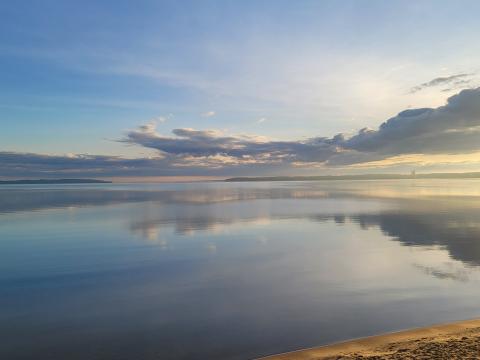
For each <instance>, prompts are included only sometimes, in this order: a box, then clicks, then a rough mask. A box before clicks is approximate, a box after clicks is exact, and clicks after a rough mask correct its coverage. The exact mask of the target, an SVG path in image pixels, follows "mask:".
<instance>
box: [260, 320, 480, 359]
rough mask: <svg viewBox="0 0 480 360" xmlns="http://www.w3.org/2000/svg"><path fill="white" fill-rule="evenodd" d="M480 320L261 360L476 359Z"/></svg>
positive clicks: (373, 337)
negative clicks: (360, 359)
mask: <svg viewBox="0 0 480 360" xmlns="http://www.w3.org/2000/svg"><path fill="white" fill-rule="evenodd" d="M479 340H480V319H474V320H465V321H459V322H454V323H447V324H440V325H433V326H428V327H423V328H417V329H412V330H406V331H399V332H394V333H387V334H384V335H378V336H370V337H365V338H361V339H356V340H351V341H345V342H340V343H335V344H332V345H326V346H319V347H315V348H310V349H304V350H298V351H292V352H288V353H282V354H277V355H270V356H266V357H262V358H259V359H258V360H314V359H315V360H321V359H325V360H326V359H338V358H341V359H359V358H362V357H363V358H370V357H372V358H381V359H386V360H387V359H412V358H417V357H419V358H420V357H421V358H422V359H424V358H426V357H428V358H429V359H439V358H442V359H445V358H455V359H459V358H474V357H475V358H476V357H477V356H478V354H479V353H480V343H479Z"/></svg>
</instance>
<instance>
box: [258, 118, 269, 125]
mask: <svg viewBox="0 0 480 360" xmlns="http://www.w3.org/2000/svg"><path fill="white" fill-rule="evenodd" d="M265 121H267V118H265V117H262V118H260V119H258V120H257V123H259V124H261V123H264V122H265Z"/></svg>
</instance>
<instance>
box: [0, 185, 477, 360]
mask: <svg viewBox="0 0 480 360" xmlns="http://www.w3.org/2000/svg"><path fill="white" fill-rule="evenodd" d="M479 304H480V181H476V180H454V181H445V180H428V181H427V180H402V181H397V180H395V181H352V182H350V181H338V182H285V183H279V182H274V183H244V184H235V183H203V184H201V183H196V184H180V185H179V184H175V185H173V184H170V185H167V184H162V185H145V184H141V185H139V184H137V185H124V184H112V185H81V186H75V185H69V186H58V185H56V186H3V187H1V188H0V339H1V342H0V358H1V359H9V360H14V359H49V360H55V359H62V360H64V359H82V360H86V359H116V360H120V359H249V358H255V357H258V356H261V355H267V354H272V353H278V352H283V351H289V350H295V349H298V348H303V347H310V346H315V345H321V344H326V343H330V342H333V341H339V340H344V339H349V338H355V337H360V336H367V335H372V334H377V333H381V332H385V331H392V330H399V329H404V328H410V327H415V326H422V325H428V324H432V323H438V322H444V321H451V320H459V319H466V318H471V317H478V316H480V305H479Z"/></svg>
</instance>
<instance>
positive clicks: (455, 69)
mask: <svg viewBox="0 0 480 360" xmlns="http://www.w3.org/2000/svg"><path fill="white" fill-rule="evenodd" d="M479 13H480V3H478V1H411V2H407V1H139V2H135V3H133V2H131V1H83V2H78V1H76V2H74V1H25V2H21V3H15V2H3V3H2V4H0V16H1V21H0V66H1V69H2V71H1V73H0V125H1V128H0V152H4V153H8V154H12V153H13V154H15V155H18V154H20V153H23V154H24V153H30V154H37V155H39V156H57V157H62V156H63V157H69V158H72V156H73V157H75V156H80V155H82V156H84V155H88V156H111V157H113V156H117V157H121V158H122V159H124V158H127V159H139V158H152V157H154V158H155V157H160V158H164V157H165V156H167V157H168V156H175V157H176V158H175V159H176V160H175V159H173V160H172V159H170V161H168V164H169V165H168V166H170V165H171V164H172V163H175V161H177V162H178V161H181V162H182V164H181V166H180V165H178V164H177V163H175V164H176V165H175V167H176V168H179V167H181V169H182V170H181V171H180V173H181V174H183V175H189V174H195V175H199V174H202V175H215V174H227V175H228V174H229V173H230V172H231V173H232V174H233V173H236V172H239V171H240V170H239V169H240V168H238V166H237V165H241V166H240V167H241V169H242V173H244V172H245V171H247V172H249V170H251V171H250V172H251V174H250V173H248V174H247V175H254V174H257V173H258V174H263V173H271V172H274V173H286V172H297V171H300V170H299V169H300V168H301V169H302V170H301V171H307V170H308V171H309V172H315V173H323V172H332V171H336V172H338V171H340V172H342V171H354V170H352V169H353V168H352V166H351V165H352V164H350V161H349V164H347V165H342V166H343V167H339V165H336V167H335V168H334V170H332V167H328V166H325V159H324V158H323V157H322V156H319V158H318V160H316V159H314V158H312V157H309V162H308V164H307V163H305V164H303V165H302V164H301V163H302V162H303V161H300V162H299V161H297V160H298V159H299V158H302V156H297V154H294V155H293V157H294V158H295V160H292V161H289V162H287V163H285V162H282V164H281V166H274V167H273V168H271V165H272V164H271V163H268V161H266V160H265V159H266V158H265V157H266V156H267V155H266V153H262V155H261V157H262V159H259V158H258V156H259V155H258V151H257V152H255V151H254V153H255V154H254V155H251V154H250V152H248V154H249V155H247V157H245V156H246V155H245V152H244V153H242V155H241V159H239V157H238V156H237V155H236V154H234V155H233V158H234V159H232V158H231V157H232V155H231V154H230V155H228V154H227V153H228V151H223V150H221V149H220V150H218V151H217V150H215V151H213V152H209V153H204V152H201V151H197V150H198V149H196V150H195V151H190V150H189V151H186V152H183V151H175V152H174V153H168V152H165V150H164V149H165V146H164V145H163V144H162V145H158V144H155V145H154V146H150V145H152V144H151V142H150V143H149V144H147V145H145V142H144V141H143V142H139V141H131V140H132V136H130V135H132V133H135V132H138V131H139V126H142V125H145V124H151V123H152V122H155V124H156V127H155V129H153V128H149V131H150V132H151V134H150V135H151V136H153V137H157V138H160V141H164V140H162V139H164V138H166V137H167V138H172V139H173V140H174V141H175V139H176V138H177V137H178V135H175V134H172V131H174V130H175V129H186V128H189V129H195V130H198V131H206V130H210V131H214V132H210V133H209V134H210V135H211V136H213V138H214V139H215V141H217V140H218V138H219V137H221V138H225V137H235V138H238V137H244V136H247V135H248V136H249V137H250V139H252V138H254V139H255V140H249V143H248V144H245V143H243V142H238V141H237V142H235V144H233V145H232V144H231V143H229V144H230V145H228V146H234V147H238V146H240V147H242V146H251V145H249V144H250V143H251V142H252V141H253V142H258V141H260V142H262V143H264V142H273V143H277V142H282V141H283V142H300V143H305V142H308V141H310V140H309V139H312V138H323V137H325V138H331V137H333V136H335V135H336V134H338V133H342V134H344V136H346V137H349V136H354V135H355V134H356V133H357V131H358V130H360V129H362V128H365V127H368V128H371V129H374V130H375V129H377V128H378V126H379V125H380V124H382V123H383V122H385V121H386V120H387V119H389V118H392V117H395V116H396V114H397V113H399V112H401V111H403V110H406V109H412V108H437V107H439V106H442V105H444V104H445V102H446V101H447V99H448V98H449V97H451V96H453V95H455V94H457V93H458V92H460V91H461V90H463V89H475V88H476V87H478V85H479V81H478V78H479V77H478V71H479V69H480V66H479V64H478V59H479V58H480V57H479V55H480V44H479V42H478V34H479V33H480V24H479V22H478V14H479ZM459 75H460V76H459ZM456 76H459V77H456ZM434 79H440V80H439V81H438V82H432V83H430V85H426V86H421V87H419V88H416V87H417V86H419V85H421V84H428V83H429V82H431V81H432V80H434ZM442 79H443V80H442ZM412 89H417V90H412ZM455 121H456V120H455V119H453V120H452V123H451V126H450V127H449V128H448V129H447V130H448V131H451V130H452V129H453V130H457V125H458V122H455ZM473 125H474V127H475V126H476V125H477V124H473ZM479 125H480V124H479ZM447 130H446V131H447ZM177 133H179V132H177ZM220 134H221V135H220ZM136 139H137V138H136ZM202 139H203V138H202ZM118 140H121V141H118ZM157 140H158V139H157ZM180 140H182V139H180ZM197 140H198V139H197ZM204 140H205V139H203V140H198V141H197V142H196V143H195V146H197V147H198V146H199V147H200V148H202V146H203V145H202V144H200V142H201V141H204ZM169 141H170V140H169ZM205 141H207V142H211V139H210V138H208V137H207V138H206V140H205ZM242 141H243V140H242ZM222 146H227V145H222ZM228 146H227V147H228ZM282 146H283V145H282ZM336 146H338V144H337V145H336ZM342 146H344V144H343V143H342ZM256 147H258V146H256ZM284 148H285V147H283V149H284ZM269 149H270V150H269V151H276V149H277V148H276V147H275V150H271V149H272V147H269ZM345 150H348V151H357V152H358V151H359V150H358V149H351V148H348V149H345ZM477 150H479V151H480V149H476V148H475V149H474V148H469V149H468V151H467V150H464V151H465V154H467V153H468V154H469V155H468V159H470V160H468V164H467V165H465V161H463V162H462V161H460V160H461V159H459V158H458V156H459V152H458V151H457V150H455V151H453V152H452V150H451V148H449V149H448V150H446V151H443V152H442V151H435V152H434V153H431V152H430V153H429V152H425V150H423V149H420V151H423V152H420V153H416V154H412V153H411V152H407V153H405V152H402V151H400V152H397V153H392V152H389V153H388V155H389V156H390V157H385V156H373V157H372V156H369V157H368V159H369V161H363V160H362V162H361V163H362V164H363V163H365V162H367V163H370V162H371V160H372V159H374V161H377V162H376V163H375V164H374V168H378V167H382V166H383V167H384V168H385V169H386V170H388V169H389V168H392V170H399V169H400V168H401V169H403V167H398V166H397V165H398V164H402V166H408V167H411V166H423V167H425V169H436V168H440V167H441V168H445V167H446V166H447V167H448V166H450V165H451V164H450V163H449V161H450V160H449V161H446V162H445V161H443V162H442V161H438V158H436V160H435V156H439V155H448V156H453V155H456V156H457V159H456V160H455V161H454V162H453V165H452V166H453V167H454V168H459V167H458V164H459V163H462V167H461V168H462V169H463V168H475V166H477V163H478V162H477V160H476V158H475V157H472V156H473V155H471V154H473V153H475V152H476V151H477ZM282 151H283V150H282ZM369 151H370V152H371V150H369ZM198 154H200V155H198ZM282 154H283V153H282ZM283 155H285V154H283ZM283 155H282V156H283ZM370 155H371V154H370ZM375 155H378V154H375ZM400 155H401V156H406V155H408V156H409V159H410V160H408V159H407V160H406V159H405V158H402V159H400V160H399V161H398V162H395V159H396V158H398V156H400ZM413 155H415V156H416V158H415V159H416V160H415V159H413V158H412V156H413ZM192 156H193V158H194V159H192ZM251 156H253V158H251ZM269 156H270V155H269ZM285 156H286V155H285ZM425 156H430V160H426V159H425ZM432 156H433V157H432ZM178 157H182V158H181V159H180V160H179V159H178ZM212 157H218V159H214V160H215V165H212V164H211V160H212ZM293 157H292V158H293ZM419 157H420V158H421V159H422V160H421V161H420V162H419V161H418V158H419ZM392 158H393V160H392ZM387 159H389V160H388V161H387V163H378V161H380V160H381V161H385V160H387ZM431 159H434V160H431ZM472 159H473V160H472ZM479 159H480V157H479ZM190 160H191V161H190ZM310 160H312V161H310ZM189 161H190V163H189ZM199 162H201V164H199ZM222 162H223V164H224V165H223V166H222ZM239 162H240V164H239ZM450 162H451V161H450ZM253 163H255V166H254V168H251V167H248V166H247V164H250V165H251V164H253ZM260 163H262V164H264V165H265V164H266V163H268V164H267V166H263V167H262V166H260V165H259V164H260ZM293 163H294V167H295V169H292V166H291V165H292V164H293ZM332 163H333V162H332ZM427 163H428V166H427V165H425V164H427ZM437 163H438V166H436V165H435V164H437ZM189 164H190V165H189ZM275 164H277V163H275ZM342 164H343V163H342ZM405 164H406V165H405ZM277 165H278V164H277ZM354 165H355V166H354V167H356V168H358V164H354ZM157 166H160V165H157ZM162 166H163V165H162ZM362 166H363V165H362ZM392 166H393V167H392ZM219 167H221V168H222V170H219ZM200 168H201V169H200ZM235 168H237V170H235ZM368 168H369V167H368V164H367V165H366V166H365V167H362V171H363V169H368ZM163 169H164V168H162V167H159V168H158V169H157V170H155V171H154V170H152V169H148V171H145V174H147V173H148V174H155V175H159V176H161V175H164V174H167V173H168V174H171V172H165V171H164V170H163ZM188 169H191V171H190V172H189V171H188ZM229 169H230V170H232V171H229ZM144 170H145V169H143V170H141V171H144ZM11 171H12V170H11V168H10V169H8V171H7V169H4V170H1V169H0V176H3V177H7V176H9V175H10V176H13V175H14V174H11ZM39 171H40V170H39ZM141 171H140V172H141ZM355 171H357V170H355ZM79 173H80V172H79ZM173 173H175V171H174V172H173ZM45 174H46V173H45ZM92 174H93V173H92ZM109 174H110V173H109ZM18 175H19V176H20V175H22V176H27V175H28V174H27V172H25V173H19V174H18ZM33 175H42V173H41V171H40V172H39V173H36V174H32V176H33ZM47 175H48V174H47ZM95 175H99V174H95ZM100 175H101V174H100ZM115 175H118V176H121V175H122V174H121V172H117V173H115Z"/></svg>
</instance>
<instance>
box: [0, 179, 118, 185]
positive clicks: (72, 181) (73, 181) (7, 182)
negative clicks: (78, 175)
mask: <svg viewBox="0 0 480 360" xmlns="http://www.w3.org/2000/svg"><path fill="white" fill-rule="evenodd" d="M104 183H107V184H109V183H111V181H105V180H96V179H36V180H35V179H34V180H0V185H21V184H27V185H30V184H31V185H37V184H104Z"/></svg>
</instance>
